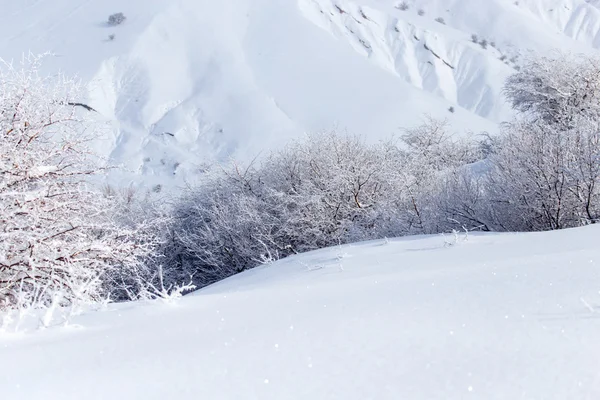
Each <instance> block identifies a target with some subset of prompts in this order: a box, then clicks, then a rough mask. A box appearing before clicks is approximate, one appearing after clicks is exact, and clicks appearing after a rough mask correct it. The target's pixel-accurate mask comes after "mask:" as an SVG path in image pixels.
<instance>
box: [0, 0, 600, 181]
mask: <svg viewBox="0 0 600 400" xmlns="http://www.w3.org/2000/svg"><path fill="white" fill-rule="evenodd" d="M403 3H404V4H403ZM0 6H1V9H2V10H3V12H2V14H1V15H0V33H1V35H0V57H2V58H4V59H12V58H18V57H19V56H20V55H21V54H22V53H23V52H26V51H28V50H31V51H33V52H36V53H37V52H43V51H52V52H54V53H55V54H56V57H55V58H54V59H53V60H52V61H51V62H50V63H49V65H47V67H48V69H49V70H53V69H56V68H61V69H63V70H66V71H67V72H68V73H77V74H79V75H80V76H81V77H82V78H83V79H84V81H86V82H89V84H88V88H89V96H88V97H89V98H88V99H87V100H86V101H88V102H89V103H90V105H92V106H93V107H94V108H96V109H97V110H98V111H99V112H100V113H101V114H102V115H103V117H104V118H105V119H106V120H108V121H109V123H110V126H111V132H112V134H110V135H108V137H106V138H105V140H104V141H103V142H102V143H101V144H100V145H99V146H100V148H101V150H102V151H103V152H105V153H106V154H108V155H110V156H112V157H113V159H114V160H116V161H118V162H124V163H126V165H127V166H128V167H129V168H130V169H131V170H133V171H134V172H135V173H143V174H145V175H146V178H145V179H146V180H147V182H148V183H152V182H162V183H165V182H168V181H171V180H172V179H171V178H173V177H175V178H176V181H179V182H180V181H181V179H184V178H185V177H186V174H189V173H190V172H192V173H193V172H195V171H196V170H197V169H198V168H200V167H201V164H202V162H203V161H205V160H213V159H218V160H224V159H227V158H228V157H230V156H233V157H236V158H242V159H248V158H250V157H254V156H255V155H256V154H258V153H259V152H261V151H264V150H267V149H269V148H273V147H275V146H279V145H281V144H282V143H285V142H286V141H287V139H289V138H290V137H294V136H297V135H300V134H302V133H303V132H305V131H313V130H320V129H327V128H331V127H333V126H337V127H340V128H343V129H346V128H347V129H349V130H350V131H352V132H355V133H359V134H362V135H366V136H368V137H369V138H371V139H372V140H375V139H377V138H381V137H388V136H389V135H391V134H393V133H397V132H398V130H399V128H401V127H407V126H411V125H414V124H416V123H417V122H418V121H420V119H421V118H422V116H423V114H425V113H428V114H431V115H433V116H437V117H446V118H448V119H450V121H451V122H452V124H453V125H454V127H455V129H457V130H463V129H468V130H472V131H481V130H487V131H493V130H494V129H495V126H496V123H497V122H499V121H502V120H503V119H505V118H506V117H507V116H508V115H509V114H510V110H509V109H508V107H507V105H506V104H505V103H504V101H503V100H502V98H501V95H500V92H501V86H502V83H503V80H504V79H505V77H506V76H507V75H509V74H510V73H511V72H513V71H514V68H515V66H517V67H518V65H519V62H520V60H522V58H523V56H525V55H526V54H528V52H530V51H532V50H533V51H542V52H545V51H548V50H550V49H553V48H558V49H570V50H575V51H591V50H592V49H594V48H596V47H598V46H600V36H598V31H599V28H600V5H599V3H598V2H596V1H583V0H521V1H519V2H514V1H512V0H487V1H481V0H407V1H406V2H402V1H399V0H397V1H392V0H361V1H357V0H290V1H272V0H235V1H234V0H222V1H209V0H175V1H173V0H168V1H167V0H130V1H127V2H123V1H117V0H103V1H99V0H20V1H17V2H15V1H9V0H0ZM119 11H121V12H123V13H124V14H125V15H126V16H127V20H126V21H125V23H124V24H122V25H120V26H116V27H110V26H108V25H107V24H106V22H105V21H106V20H107V17H108V15H110V14H112V13H114V12H119ZM442 22H443V23H442ZM111 35H114V36H113V39H112V40H111V39H110V37H111ZM472 35H476V37H477V39H476V41H477V43H475V42H474V40H475V39H473V38H472ZM482 41H485V42H484V44H482V43H481V42H482ZM450 107H454V108H455V110H456V111H455V112H454V113H451V112H449V111H448V109H449V108H450Z"/></svg>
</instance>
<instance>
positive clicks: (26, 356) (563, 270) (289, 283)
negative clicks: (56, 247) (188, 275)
mask: <svg viewBox="0 0 600 400" xmlns="http://www.w3.org/2000/svg"><path fill="white" fill-rule="evenodd" d="M599 234H600V230H599V229H598V227H596V226H593V227H587V228H579V229H574V230H566V231H559V232H552V233H535V234H503V235H478V236H470V237H469V238H468V240H467V241H465V240H464V238H463V237H460V238H459V243H458V244H457V245H453V246H445V245H444V241H448V242H453V238H450V237H447V238H445V239H444V238H443V237H441V236H431V237H412V238H405V239H397V240H391V241H389V242H386V241H378V242H368V243H363V244H356V245H351V246H343V247H339V248H332V249H325V250H321V251H316V252H312V253H308V254H304V255H300V256H294V257H290V258H288V259H285V260H282V261H279V262H277V263H275V264H272V265H268V266H265V267H262V268H258V269H255V270H251V271H248V272H245V273H243V274H241V275H238V276H236V277H233V278H231V279H228V280H226V281H223V282H221V283H218V284H216V285H213V286H212V287H208V288H206V289H204V290H201V291H199V292H197V293H196V294H195V295H193V296H189V297H185V298H183V299H181V300H180V302H179V303H177V304H173V305H163V304H135V303H133V304H131V303H130V304H123V305H117V306H111V307H109V308H108V309H107V310H106V311H103V312H93V313H90V314H87V315H82V316H79V317H76V318H75V320H74V321H72V325H71V326H70V327H67V328H62V327H53V328H50V329H48V330H46V331H44V332H43V333H42V332H30V333H27V334H24V335H6V334H4V335H3V336H0V360H2V363H0V391H1V393H2V398H3V399H11V400H17V399H33V398H47V399H61V400H66V399H81V398H85V399H89V400H93V399H108V398H130V399H142V398H143V399H165V398H169V399H171V398H173V399H175V398H178V399H187V398H190V399H191V398H206V399H343V400H352V399H357V400H358V399H390V400H392V399H393V400H396V399H411V400H417V399H424V400H425V399H426V400H432V399H444V400H454V399H485V400H493V399H498V400H505V399H514V400H518V399H544V400H550V399H557V400H564V399H578V400H595V399H598V398H600V375H599V371H600V365H599V360H600V347H598V346H597V342H598V335H599V334H600V318H599V316H600V314H599V313H600V294H599V292H598V290H599V288H600V275H599V269H598V262H600V247H599V246H598V240H597V239H598V235H599ZM32 382H35V384H32Z"/></svg>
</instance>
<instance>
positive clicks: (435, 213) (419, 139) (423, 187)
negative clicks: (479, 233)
mask: <svg viewBox="0 0 600 400" xmlns="http://www.w3.org/2000/svg"><path fill="white" fill-rule="evenodd" d="M402 141H403V143H404V144H405V147H406V153H405V154H406V155H405V160H406V161H405V165H404V166H403V169H402V174H403V175H404V177H405V179H404V182H405V185H406V186H405V190H406V193H407V194H408V198H409V203H408V206H409V210H410V211H411V213H408V214H407V215H412V218H411V220H410V223H409V226H410V227H411V229H412V230H413V231H414V232H415V233H421V232H426V233H433V232H438V231H440V230H443V229H444V228H442V226H445V225H446V224H445V222H446V218H445V216H444V215H442V214H441V213H440V211H441V210H440V209H439V205H437V204H436V198H435V196H437V193H438V191H439V190H440V187H439V185H440V184H441V183H442V182H443V181H444V180H445V179H446V178H445V176H446V175H447V174H449V173H451V172H452V171H455V170H456V169H458V168H460V167H462V166H464V165H466V164H469V163H472V162H474V161H477V160H478V159H479V158H480V156H481V154H480V148H479V146H478V145H477V143H476V142H475V141H474V140H472V138H471V136H470V135H466V134H464V135H461V136H458V135H454V134H452V133H450V132H449V131H448V123H447V121H444V120H435V119H432V118H427V119H426V120H425V122H424V123H423V124H421V125H420V126H417V127H415V128H412V129H408V130H406V131H405V132H404V134H403V136H402Z"/></svg>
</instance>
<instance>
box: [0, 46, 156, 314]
mask: <svg viewBox="0 0 600 400" xmlns="http://www.w3.org/2000/svg"><path fill="white" fill-rule="evenodd" d="M0 71H1V72H0V308H14V307H30V306H45V305H49V304H54V305H56V304H58V305H72V304H75V303H79V302H90V301H98V300H102V299H106V298H107V297H108V296H109V295H110V288H107V286H106V285H105V282H106V279H107V278H108V276H109V275H110V273H111V272H112V271H115V270H118V269H121V270H127V271H135V270H137V269H139V268H142V266H143V261H144V259H146V258H147V257H149V256H150V255H151V254H152V252H153V248H154V246H155V245H156V240H155V239H154V238H153V236H152V235H153V234H152V232H151V230H149V229H144V225H145V224H144V223H143V221H138V223H136V224H134V225H129V226H127V225H123V224H122V223H121V221H119V220H118V213H116V212H114V211H115V203H114V201H112V200H113V199H112V198H111V197H110V196H103V195H102V194H101V193H99V191H97V190H94V189H93V186H92V183H91V178H93V177H94V176H95V175H98V174H101V173H103V172H104V171H105V169H106V163H105V162H104V161H103V160H101V159H100V158H99V157H97V156H96V155H95V154H94V152H93V151H92V150H91V149H90V147H89V146H88V144H89V141H90V140H91V139H92V138H93V137H94V135H95V133H96V132H95V126H94V124H93V121H92V120H91V114H90V112H89V111H87V110H86V109H85V108H82V107H79V106H78V104H79V103H78V100H79V98H80V91H79V85H78V83H77V82H76V81H75V80H71V79H68V78H66V77H64V76H62V75H57V76H52V77H46V76H44V75H42V74H41V73H40V58H39V57H33V56H31V57H29V58H27V59H25V60H24V61H23V63H22V64H21V65H18V66H13V65H11V64H4V65H3V66H2V68H1V69H0Z"/></svg>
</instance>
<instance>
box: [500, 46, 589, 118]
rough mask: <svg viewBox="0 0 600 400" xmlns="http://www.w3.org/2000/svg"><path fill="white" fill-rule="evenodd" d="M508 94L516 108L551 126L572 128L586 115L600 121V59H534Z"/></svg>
mask: <svg viewBox="0 0 600 400" xmlns="http://www.w3.org/2000/svg"><path fill="white" fill-rule="evenodd" d="M504 93H505V95H506V97H507V99H508V100H509V102H510V103H511V104H512V106H513V108H514V109H515V110H517V111H519V112H520V113H522V114H525V115H527V116H529V117H531V118H534V119H539V118H541V119H543V120H544V121H545V122H547V123H552V124H562V125H563V126H564V127H570V126H572V123H573V122H572V121H573V118H574V117H575V116H577V115H583V116H586V117H587V118H590V119H592V120H598V119H600V58H598V57H595V56H578V57H574V56H570V55H560V56H558V57H554V58H549V57H539V58H533V59H530V60H529V61H528V62H527V63H526V64H525V65H524V66H523V67H522V68H521V69H520V71H519V72H517V73H516V74H514V75H512V76H510V77H509V78H508V79H507V81H506V84H505V87H504Z"/></svg>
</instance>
